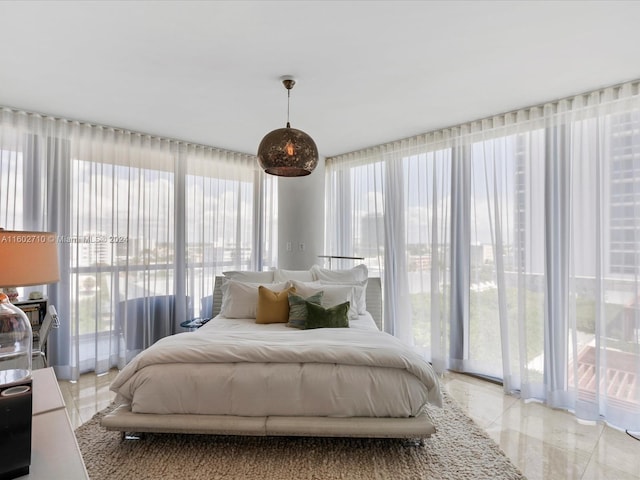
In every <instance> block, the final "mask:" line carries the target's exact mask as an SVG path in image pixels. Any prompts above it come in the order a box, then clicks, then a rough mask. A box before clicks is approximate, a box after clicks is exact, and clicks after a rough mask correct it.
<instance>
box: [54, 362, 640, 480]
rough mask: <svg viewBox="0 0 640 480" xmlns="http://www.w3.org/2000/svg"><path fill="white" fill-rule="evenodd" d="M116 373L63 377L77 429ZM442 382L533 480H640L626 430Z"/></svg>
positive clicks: (463, 383) (452, 380)
mask: <svg viewBox="0 0 640 480" xmlns="http://www.w3.org/2000/svg"><path fill="white" fill-rule="evenodd" d="M116 374H117V371H116V370H112V371H111V372H109V373H108V374H105V375H100V376H97V375H94V374H85V375H83V376H82V377H81V378H80V380H79V381H78V382H76V383H71V382H66V381H60V382H59V384H60V389H61V391H62V394H63V396H64V399H65V402H66V405H67V411H68V412H69V417H70V418H71V422H72V424H73V426H74V428H75V427H78V426H80V425H81V424H82V423H84V422H86V421H87V420H89V419H90V418H91V417H92V416H93V414H95V413H96V412H98V411H99V410H102V409H103V408H105V407H106V406H107V405H109V403H111V402H112V401H113V399H114V394H113V393H111V392H110V391H109V383H110V382H111V381H112V380H113V378H115V376H116ZM442 383H443V386H444V389H445V390H446V391H447V392H449V394H451V396H452V397H453V398H454V399H455V400H456V401H457V402H458V403H459V404H460V405H461V407H462V408H463V409H464V410H465V411H466V412H467V414H468V415H469V416H470V417H471V418H473V419H474V421H475V422H476V423H477V424H478V425H480V427H482V428H483V429H484V430H485V431H486V432H487V433H488V434H489V436H490V437H491V438H493V440H494V441H495V442H496V443H498V444H499V445H500V447H501V448H502V450H503V451H504V452H505V453H506V454H507V455H508V456H509V458H511V460H512V461H513V463H515V464H516V465H517V466H518V467H519V468H520V470H522V471H523V472H524V474H525V475H526V476H527V478H528V479H529V480H537V479H545V480H551V479H553V480H556V479H557V480H569V479H582V480H592V479H593V480H596V479H598V480H599V479H607V480H628V479H629V480H630V479H635V480H640V441H637V440H634V439H633V438H631V437H629V436H628V435H627V434H625V433H624V432H620V431H618V430H615V429H613V428H611V427H609V426H607V425H605V424H603V423H598V424H593V425H587V424H583V423H581V422H578V421H577V420H576V419H575V417H574V416H573V415H571V414H570V413H567V412H564V411H560V410H553V409H550V408H548V407H545V406H544V405H542V404H539V403H535V402H530V403H525V402H523V401H521V400H519V399H517V398H515V397H512V396H508V395H504V394H503V393H502V387H501V386H499V385H495V384H493V383H490V382H486V381H484V380H481V379H477V378H474V377H469V376H467V375H460V374H455V373H447V374H446V375H445V376H444V377H443V378H442Z"/></svg>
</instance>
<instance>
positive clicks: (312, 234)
mask: <svg viewBox="0 0 640 480" xmlns="http://www.w3.org/2000/svg"><path fill="white" fill-rule="evenodd" d="M289 242H290V246H291V249H290V250H289V249H288V248H287V245H288V244H289ZM278 243H279V245H278V267H280V268H284V269H287V270H306V269H308V268H309V267H311V266H312V265H313V264H314V263H319V264H321V265H322V262H321V259H319V258H318V255H322V254H323V253H324V252H323V249H324V158H322V157H320V160H319V161H318V166H317V167H316V168H315V170H314V171H313V172H312V173H311V174H310V175H307V176H306V177H293V178H285V177H279V178H278ZM302 246H304V247H303V248H302Z"/></svg>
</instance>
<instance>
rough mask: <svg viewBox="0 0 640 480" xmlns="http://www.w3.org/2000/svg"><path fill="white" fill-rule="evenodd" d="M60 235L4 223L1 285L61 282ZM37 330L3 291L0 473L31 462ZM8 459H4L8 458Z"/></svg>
mask: <svg viewBox="0 0 640 480" xmlns="http://www.w3.org/2000/svg"><path fill="white" fill-rule="evenodd" d="M58 280H59V272H58V249H57V236H56V234H55V233H52V232H18V231H10V230H2V229H0V288H15V287H26V286H31V285H44V284H47V283H53V282H57V281H58ZM32 348H33V332H32V329H31V322H30V321H29V318H28V317H27V315H26V314H25V313H24V312H23V311H22V310H21V309H19V308H18V307H16V306H15V305H13V304H12V303H11V302H10V301H9V298H8V296H7V295H6V294H5V293H0V452H2V458H3V460H2V462H0V478H3V479H4V478H15V477H19V476H22V475H26V474H27V473H29V466H30V465H31V414H32V396H31V395H32V382H31V360H32V355H31V353H32ZM5 459H6V460H5Z"/></svg>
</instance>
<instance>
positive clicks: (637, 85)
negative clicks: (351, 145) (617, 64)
mask: <svg viewBox="0 0 640 480" xmlns="http://www.w3.org/2000/svg"><path fill="white" fill-rule="evenodd" d="M627 85H629V86H630V87H631V88H634V89H636V91H635V92H634V94H636V95H637V94H638V93H640V92H639V91H638V90H639V89H640V78H636V79H634V80H629V81H626V82H620V83H616V84H613V85H609V86H606V87H600V88H596V89H595V90H587V91H584V92H582V93H577V94H575V95H569V96H567V97H561V98H556V99H555V100H549V101H546V102H542V103H538V104H534V105H529V106H526V107H521V108H516V109H513V110H507V111H504V112H502V113H496V114H493V115H489V116H487V117H481V118H477V119H475V120H469V121H468V122H464V123H459V124H456V125H449V126H447V127H441V128H437V129H435V130H429V131H427V132H422V133H418V134H416V135H411V136H409V137H403V138H399V139H397V140H391V141H389V142H384V143H380V144H377V145H372V146H370V147H366V148H361V149H359V150H352V151H350V152H345V153H341V154H339V155H333V156H331V157H327V158H326V161H328V162H330V161H331V160H336V159H339V158H340V157H345V156H347V155H353V154H355V153H362V152H366V151H368V150H373V149H376V148H383V147H388V146H391V145H393V144H394V143H401V142H406V141H408V140H411V139H414V138H418V137H421V136H424V135H432V134H435V133H437V132H442V131H445V130H451V129H454V128H461V127H463V126H464V125H471V124H474V123H479V122H483V121H486V120H491V119H494V118H500V117H505V116H507V115H512V114H516V113H518V112H521V111H523V110H525V111H526V110H532V109H534V108H542V107H544V106H545V105H557V104H558V103H560V102H563V101H569V100H573V99H575V98H579V97H586V96H589V95H593V94H594V93H598V94H602V93H604V92H605V90H609V89H614V90H620V89H621V88H623V87H625V86H627Z"/></svg>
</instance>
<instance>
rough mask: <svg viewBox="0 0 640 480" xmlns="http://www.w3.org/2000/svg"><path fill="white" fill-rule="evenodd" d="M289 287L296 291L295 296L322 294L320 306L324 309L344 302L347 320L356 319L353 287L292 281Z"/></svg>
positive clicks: (356, 310)
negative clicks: (347, 308) (347, 307)
mask: <svg viewBox="0 0 640 480" xmlns="http://www.w3.org/2000/svg"><path fill="white" fill-rule="evenodd" d="M291 285H293V286H294V287H295V289H296V295H300V296H301V297H305V298H307V297H310V296H311V295H313V294H315V293H318V292H324V293H323V295H322V301H321V305H322V306H323V307H325V308H329V307H334V306H336V305H340V304H341V303H344V302H347V301H348V302H349V320H356V319H357V318H358V307H357V303H356V299H355V295H354V289H355V287H354V286H353V285H337V284H331V285H329V284H322V283H320V282H298V281H297V280H292V281H291Z"/></svg>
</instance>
